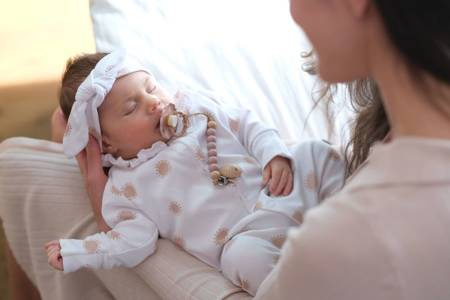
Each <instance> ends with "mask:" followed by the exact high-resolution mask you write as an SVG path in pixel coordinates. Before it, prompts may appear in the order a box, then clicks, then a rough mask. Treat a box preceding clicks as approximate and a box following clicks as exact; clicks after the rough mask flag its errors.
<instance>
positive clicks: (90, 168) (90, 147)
mask: <svg viewBox="0 0 450 300" xmlns="http://www.w3.org/2000/svg"><path fill="white" fill-rule="evenodd" d="M76 159H77V161H78V165H79V166H80V170H81V174H82V175H83V177H84V179H85V183H86V190H87V194H88V197H89V200H90V201H91V206H92V210H93V211H94V216H95V220H96V222H97V226H98V228H99V230H100V231H103V232H106V231H109V230H111V228H110V227H109V226H108V225H107V224H106V222H105V220H104V219H103V216H102V199H103V191H104V189H105V186H106V181H107V180H108V177H107V176H106V175H105V173H104V172H103V167H102V160H101V152H100V147H99V145H98V143H97V140H96V139H95V138H93V137H92V136H89V142H88V144H87V146H86V148H85V149H84V150H83V151H82V152H80V153H79V154H78V155H77V156H76Z"/></svg>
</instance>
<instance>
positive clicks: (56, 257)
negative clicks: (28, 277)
mask: <svg viewBox="0 0 450 300" xmlns="http://www.w3.org/2000/svg"><path fill="white" fill-rule="evenodd" d="M45 251H47V256H48V264H49V265H50V266H52V267H53V268H55V269H56V270H59V271H63V270H64V266H63V258H62V256H61V245H60V244H59V242H58V241H51V242H48V243H47V244H45Z"/></svg>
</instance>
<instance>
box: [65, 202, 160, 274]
mask: <svg viewBox="0 0 450 300" xmlns="http://www.w3.org/2000/svg"><path fill="white" fill-rule="evenodd" d="M118 218H125V219H126V220H123V221H121V222H119V223H117V225H116V226H114V227H113V229H112V230H111V231H108V232H107V233H104V232H100V233H96V234H94V235H91V236H89V237H87V238H85V239H84V240H76V239H61V240H59V242H60V245H61V256H62V259H63V266H64V272H73V271H76V270H78V269H79V268H81V267H91V268H104V269H110V268H113V267H118V266H124V267H134V266H136V265H137V264H139V263H140V262H142V261H143V260H144V259H145V258H146V257H148V256H149V255H151V254H153V252H154V251H155V247H156V241H157V239H158V230H157V228H156V225H155V224H154V223H153V222H152V221H151V220H149V219H147V218H146V217H145V216H143V215H142V214H141V213H139V212H138V211H136V210H131V209H125V210H122V211H118ZM128 218H129V219H128Z"/></svg>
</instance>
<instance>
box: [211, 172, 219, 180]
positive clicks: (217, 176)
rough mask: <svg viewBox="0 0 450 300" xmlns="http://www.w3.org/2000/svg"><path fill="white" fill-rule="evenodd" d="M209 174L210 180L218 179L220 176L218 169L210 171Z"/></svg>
mask: <svg viewBox="0 0 450 300" xmlns="http://www.w3.org/2000/svg"><path fill="white" fill-rule="evenodd" d="M210 176H211V179H212V180H218V179H219V177H220V172H219V171H217V170H216V171H212V172H211V173H210Z"/></svg>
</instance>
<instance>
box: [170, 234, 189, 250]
mask: <svg viewBox="0 0 450 300" xmlns="http://www.w3.org/2000/svg"><path fill="white" fill-rule="evenodd" d="M172 242H173V243H174V244H175V245H176V246H178V247H179V248H181V249H184V247H185V246H186V244H185V242H184V239H183V238H182V237H181V236H175V237H174V238H173V239H172Z"/></svg>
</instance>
